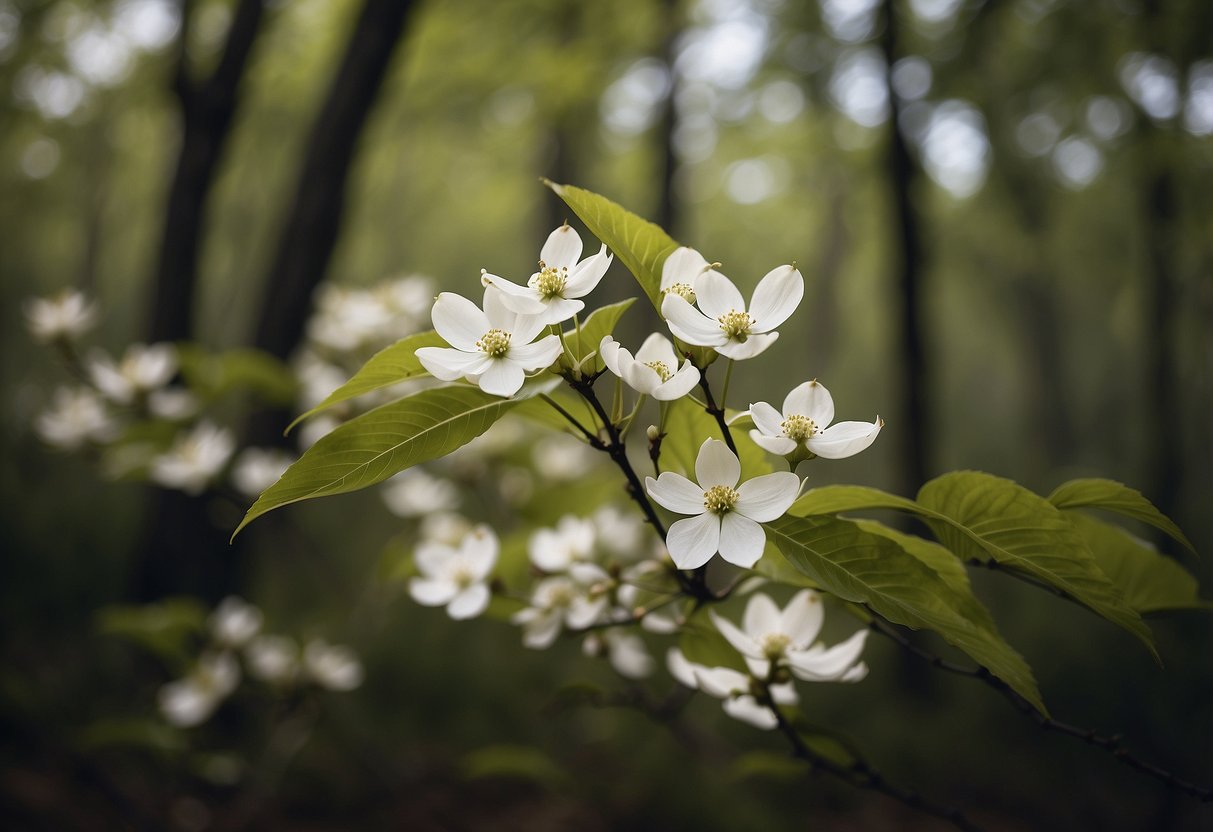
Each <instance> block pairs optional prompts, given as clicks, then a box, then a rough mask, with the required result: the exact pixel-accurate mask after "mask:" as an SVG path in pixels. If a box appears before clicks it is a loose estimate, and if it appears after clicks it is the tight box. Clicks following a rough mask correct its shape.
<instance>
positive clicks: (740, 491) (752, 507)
mask: <svg viewBox="0 0 1213 832" xmlns="http://www.w3.org/2000/svg"><path fill="white" fill-rule="evenodd" d="M799 492H800V477H798V476H796V475H795V474H793V473H792V472H791V471H776V472H775V473H773V474H763V475H762V476H761V477H754V479H752V480H747V481H746V482H743V483H742V484H741V485H740V486H739V487H738V488H737V505H736V511H737V513H738V514H741V515H743V516H745V517H748V518H750V519H751V520H756V521H758V522H759V523H769V522H771V521H772V520H777V519H778V518H780V517H782V516H783V514H784V512H785V511H787V510H788V508H789V507H790V506H791V505H792V503H794V502H796V496H797V494H798V493H799Z"/></svg>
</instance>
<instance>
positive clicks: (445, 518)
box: [419, 511, 472, 546]
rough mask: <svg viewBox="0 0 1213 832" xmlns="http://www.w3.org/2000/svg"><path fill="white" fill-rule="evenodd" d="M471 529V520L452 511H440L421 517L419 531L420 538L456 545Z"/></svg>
mask: <svg viewBox="0 0 1213 832" xmlns="http://www.w3.org/2000/svg"><path fill="white" fill-rule="evenodd" d="M471 531H472V521H471V520H469V519H467V518H466V517H464V516H463V515H462V514H459V513H458V512H454V511H442V512H438V513H437V514H429V515H426V516H425V517H422V518H421V526H420V528H419V532H420V534H421V539H422V540H433V541H435V542H438V543H445V544H446V545H447V546H458V545H459V544H460V543H461V542H463V538H464V537H465V536H467V535H468V534H470V533H471Z"/></svg>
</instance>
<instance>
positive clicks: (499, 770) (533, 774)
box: [462, 745, 570, 790]
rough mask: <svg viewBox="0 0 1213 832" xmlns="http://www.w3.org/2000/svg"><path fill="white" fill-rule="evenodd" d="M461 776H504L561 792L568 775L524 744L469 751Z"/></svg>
mask: <svg viewBox="0 0 1213 832" xmlns="http://www.w3.org/2000/svg"><path fill="white" fill-rule="evenodd" d="M462 769H463V776H464V777H466V778H467V779H469V780H479V779H481V778H485V777H506V778H515V779H521V780H529V781H531V782H534V783H537V784H539V785H541V786H546V787H548V788H551V789H557V790H564V789H567V788H568V786H569V783H570V781H569V775H568V774H567V773H566V772H565V770H564V769H563V768H562V767H561V766H559V765H557V764H556V763H555V762H554V761H553V760H552V758H551V757H549V756H548V755H547V754H545V753H544V752H542V751H540V750H539V749H538V748H532V747H530V746H527V745H490V746H485V747H484V748H478V749H476V750H475V751H470V752H468V754H467V755H466V756H464V758H463V765H462Z"/></svg>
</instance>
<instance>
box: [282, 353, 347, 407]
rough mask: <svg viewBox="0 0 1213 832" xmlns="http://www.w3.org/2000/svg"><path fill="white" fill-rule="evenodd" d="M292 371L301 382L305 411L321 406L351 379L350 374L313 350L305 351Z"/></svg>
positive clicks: (296, 360)
mask: <svg viewBox="0 0 1213 832" xmlns="http://www.w3.org/2000/svg"><path fill="white" fill-rule="evenodd" d="M292 369H293V370H294V374H295V380H296V381H298V382H299V403H300V405H301V406H302V407H303V409H305V410H310V409H311V408H313V407H315V406H316V405H318V404H320V403H321V402H322V401H324V400H325V399H326V398H328V395H329V394H330V393H332V392H333V391H334V390H336V389H337V388H338V387H340V386H341V385H343V384H345V383H346V382H347V381H349V379H350V374H349V373H348V372H346V371H345V370H343V369H341V368H340V367H338V366H337V365H336V364H332V363H330V362H328V361H325V360H324V359H323V358H321V357H320V356H319V355H317V354H316V353H315V352H313V351H311V350H304V351H303V352H302V353H301V354H300V355H299V356H298V357H297V358H296V359H295V360H294V362H293V363H292Z"/></svg>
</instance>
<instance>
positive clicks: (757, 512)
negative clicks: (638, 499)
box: [645, 439, 800, 569]
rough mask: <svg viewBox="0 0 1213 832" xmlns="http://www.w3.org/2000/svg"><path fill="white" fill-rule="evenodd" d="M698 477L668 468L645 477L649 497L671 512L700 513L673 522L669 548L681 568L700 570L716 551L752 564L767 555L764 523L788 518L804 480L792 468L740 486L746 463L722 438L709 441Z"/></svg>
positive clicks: (698, 460)
mask: <svg viewBox="0 0 1213 832" xmlns="http://www.w3.org/2000/svg"><path fill="white" fill-rule="evenodd" d="M695 478H696V479H697V480H698V481H699V484H698V485H696V484H695V483H693V482H691V481H690V480H689V479H687V478H686V477H684V476H682V475H681V474H675V473H674V472H672V471H666V472H665V473H663V474H662V475H661V476H660V477H658V478H657V479H653V478H652V477H646V478H645V487H646V489H647V490H648V492H649V496H650V497H652V498H653V499H654V500H656V501H657V502H658V503H660V504H661V505H663V506H665V507H666V508H668V509H669V510H670V511H673V512H677V513H678V514H691V515H695V516H693V517H690V518H688V519H685V520H679V521H677V522H676V523H674V524H673V525H672V526H670V530H669V534H667V535H666V546H668V547H669V550H670V557H671V558H673V560H674V563H675V564H676V565H677V566H678V568H679V569H696V568H698V567H700V566H703V565H704V564H705V563H707V562H708V560H710V559H711V557H712V555H714V554H716V553H717V552H720V556H721V557H723V558H724V559H725V560H727V561H728V562H729V563H732V564H736V565H737V566H744V567H747V568H748V567H750V566H753V565H754V563H755V562H756V561H757V560H758V559H759V558H760V557H762V549H763V547H764V546H765V545H766V539H767V537H766V533H765V532H764V531H763V530H762V526H760V525H759V523H767V522H770V521H771V520H775V519H777V518H779V517H782V516H783V513H784V512H785V511H787V510H788V508H789V507H790V506H791V505H792V503H794V502H795V501H796V495H797V492H799V490H800V479H799V478H798V477H797V476H796V475H795V474H793V473H791V472H789V471H781V472H777V473H774V474H765V475H763V476H761V477H754V478H753V479H752V480H749V481H748V482H744V483H742V484H741V485H740V486H738V485H737V482H738V480H740V479H741V462H740V461H738V459H737V456H736V455H735V454H734V453H733V452H732V451H730V450H729V448H728V446H727V445H725V443H723V442H721V441H720V440H719V439H706V440H704V443H703V445H701V446H700V447H699V455H698V456H697V457H696V459H695Z"/></svg>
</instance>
